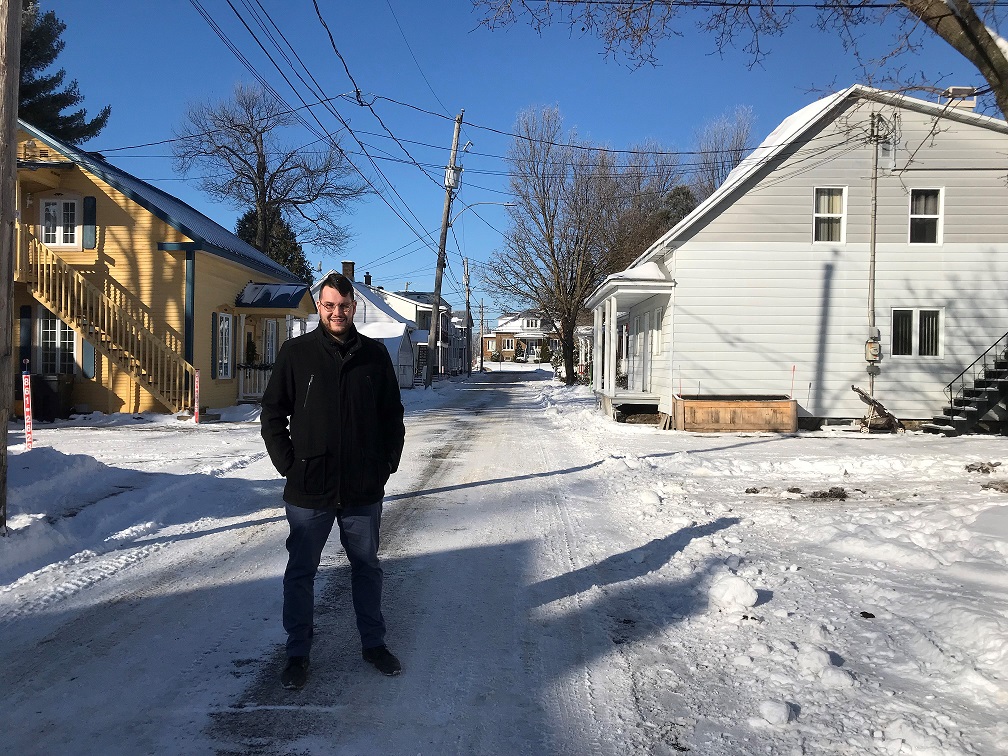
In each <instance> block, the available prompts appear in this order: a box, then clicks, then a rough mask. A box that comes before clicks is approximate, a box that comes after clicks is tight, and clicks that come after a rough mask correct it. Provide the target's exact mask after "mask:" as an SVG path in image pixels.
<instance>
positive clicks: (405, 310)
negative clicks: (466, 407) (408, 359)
mask: <svg viewBox="0 0 1008 756" xmlns="http://www.w3.org/2000/svg"><path fill="white" fill-rule="evenodd" d="M375 291H376V293H377V294H378V295H379V296H380V297H381V298H382V299H384V300H385V303H386V304H387V305H388V306H389V307H391V308H392V309H393V310H395V311H396V312H398V313H399V314H400V315H402V316H403V317H404V318H407V319H408V320H412V321H413V322H414V323H416V324H417V330H415V331H414V332H413V334H412V339H413V345H414V352H415V354H416V372H417V375H418V376H422V375H423V371H424V370H425V368H426V365H427V350H428V348H429V341H428V339H429V337H430V328H431V323H432V322H433V320H432V312H433V310H434V293H433V292H427V291H386V290H385V289H375ZM438 311H439V315H440V318H439V322H440V329H439V330H438V335H437V339H438V341H437V348H436V350H435V355H434V372H433V375H448V374H449V373H450V372H451V368H450V364H449V362H450V361H449V355H450V353H451V345H452V323H451V319H452V307H451V305H450V304H448V303H447V302H446V301H445V300H444V299H442V300H441V304H440V307H439V310H438Z"/></svg>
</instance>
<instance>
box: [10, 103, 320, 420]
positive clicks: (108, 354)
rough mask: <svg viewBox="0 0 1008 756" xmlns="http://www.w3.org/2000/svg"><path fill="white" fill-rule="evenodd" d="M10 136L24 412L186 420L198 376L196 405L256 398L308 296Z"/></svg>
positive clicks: (66, 158)
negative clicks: (14, 148)
mask: <svg viewBox="0 0 1008 756" xmlns="http://www.w3.org/2000/svg"><path fill="white" fill-rule="evenodd" d="M18 125H19V134H18V163H17V168H18V171H17V203H18V204H17V206H18V209H19V223H18V243H17V248H16V259H15V266H14V267H15V272H14V343H15V344H16V345H17V346H18V348H17V350H16V357H17V359H18V360H19V365H18V367H19V368H20V372H28V373H31V375H32V378H31V383H32V386H33V406H34V407H35V409H36V413H38V411H39V409H44V408H42V407H40V399H42V398H45V399H46V400H47V401H49V402H51V403H52V406H53V407H57V406H58V408H59V409H60V410H62V414H66V413H67V412H68V411H70V409H71V408H72V409H75V410H76V411H77V412H87V411H101V412H106V413H111V412H148V411H150V412H185V411H191V410H192V409H193V408H194V406H195V394H196V386H197V371H198V376H199V380H198V383H199V396H200V400H199V403H200V406H201V407H227V406H232V405H234V404H236V403H239V402H243V401H255V400H256V399H258V398H259V397H260V396H261V393H262V389H263V388H264V386H265V382H266V380H267V379H268V377H269V370H270V367H271V363H272V361H273V358H274V356H275V354H276V352H277V350H278V349H279V345H280V343H281V342H282V341H283V340H284V339H285V338H286V337H287V335H288V334H289V333H291V331H292V324H293V322H294V321H295V320H301V319H303V318H304V317H305V316H307V315H309V314H311V313H313V312H314V311H315V309H314V306H313V304H312V300H311V295H310V293H309V287H308V285H307V284H305V283H304V282H302V281H299V280H298V279H297V278H296V277H295V276H294V274H292V273H291V272H290V271H289V270H287V269H286V268H284V267H283V266H281V265H279V264H278V263H276V262H274V261H273V260H271V259H270V258H268V257H267V256H266V255H264V254H262V253H261V252H259V251H258V250H257V249H255V248H254V247H253V246H251V245H249V244H246V243H245V242H243V241H242V240H241V239H239V238H238V237H237V236H235V235H234V234H232V233H231V232H229V231H228V230H226V229H225V228H223V227H222V226H220V225H218V224H217V223H215V222H214V221H212V220H210V219H209V218H207V217H206V216H205V215H203V214H202V213H200V212H198V211H197V210H195V209H193V208H192V207H190V206H189V205H187V204H186V203H184V202H182V201H181V200H178V199H176V198H175V197H172V196H171V195H169V194H166V193H165V192H163V191H161V190H159V189H157V188H155V187H153V186H151V185H150V184H148V183H146V182H145V181H142V180H140V179H138V178H136V177H135V176H132V175H130V174H129V173H127V172H126V171H123V170H122V169H120V168H117V167H116V166H114V165H112V164H111V163H109V162H107V161H105V160H104V159H103V158H102V157H101V156H100V155H98V154H96V153H89V152H85V151H82V150H80V149H78V148H76V147H73V146H70V145H67V144H64V143H62V142H60V141H59V140H57V139H54V138H53V137H52V136H50V135H48V134H46V133H44V132H42V131H40V130H38V129H36V128H34V127H33V126H30V125H29V124H27V123H24V122H23V121H19V124H18ZM20 383H21V382H20V381H19V385H20ZM36 390H37V393H38V397H39V398H38V399H34V396H35V394H36ZM18 395H20V394H18Z"/></svg>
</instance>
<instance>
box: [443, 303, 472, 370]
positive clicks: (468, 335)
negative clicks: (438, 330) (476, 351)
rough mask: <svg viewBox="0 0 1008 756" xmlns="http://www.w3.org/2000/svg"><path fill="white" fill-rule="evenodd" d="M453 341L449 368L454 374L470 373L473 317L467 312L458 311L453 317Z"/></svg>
mask: <svg viewBox="0 0 1008 756" xmlns="http://www.w3.org/2000/svg"><path fill="white" fill-rule="evenodd" d="M451 328H452V342H451V348H450V350H449V370H450V371H451V374H452V375H461V374H462V373H469V372H470V370H471V368H472V329H473V319H472V315H471V314H470V315H469V318H468V320H467V319H466V312H465V311H464V310H463V311H461V312H456V313H454V314H452V319H451Z"/></svg>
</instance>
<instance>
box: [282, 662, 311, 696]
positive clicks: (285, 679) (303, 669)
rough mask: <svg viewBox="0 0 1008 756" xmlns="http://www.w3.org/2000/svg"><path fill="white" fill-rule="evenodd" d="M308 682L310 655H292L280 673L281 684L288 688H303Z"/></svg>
mask: <svg viewBox="0 0 1008 756" xmlns="http://www.w3.org/2000/svg"><path fill="white" fill-rule="evenodd" d="M306 682H308V657H307V656H292V657H290V658H289V659H288V660H287V666H286V667H284V671H283V672H282V673H280V684H281V685H283V686H284V687H285V688H287V690H301V688H303V687H304V685H305V683H306Z"/></svg>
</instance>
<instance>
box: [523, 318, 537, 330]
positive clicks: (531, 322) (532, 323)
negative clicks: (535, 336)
mask: <svg viewBox="0 0 1008 756" xmlns="http://www.w3.org/2000/svg"><path fill="white" fill-rule="evenodd" d="M523 327H524V328H525V330H526V331H537V330H539V318H525V324H524V326H523Z"/></svg>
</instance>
